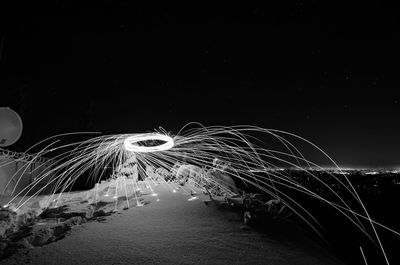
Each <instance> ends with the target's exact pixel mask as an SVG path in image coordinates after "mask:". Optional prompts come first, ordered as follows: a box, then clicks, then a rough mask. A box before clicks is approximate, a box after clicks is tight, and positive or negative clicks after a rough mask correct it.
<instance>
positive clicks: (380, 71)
mask: <svg viewBox="0 0 400 265" xmlns="http://www.w3.org/2000/svg"><path fill="white" fill-rule="evenodd" d="M131 2H135V1H103V2H102V1H96V4H94V5H92V6H90V7H82V6H81V5H77V4H72V3H70V2H69V1H53V2H52V4H51V5H50V6H48V5H42V6H40V5H37V4H36V3H35V4H34V5H33V4H32V5H31V6H18V7H13V8H10V9H7V8H2V11H1V12H2V24H3V27H2V28H3V31H2V32H3V33H2V34H1V36H2V46H1V47H2V53H1V59H0V67H1V68H0V70H1V73H0V90H1V96H0V106H9V107H11V108H13V109H14V110H16V111H17V112H18V113H19V114H20V115H21V117H22V119H23V122H24V132H23V135H22V137H21V139H20V141H19V142H18V143H17V144H15V145H14V146H12V147H10V149H11V150H18V151H22V150H24V149H25V148H27V147H28V146H29V145H31V144H32V143H34V142H36V141H38V140H41V139H43V138H45V137H48V136H50V135H53V134H56V133H62V132H72V131H101V132H103V133H127V132H143V131H152V130H153V128H157V127H158V126H162V127H164V128H165V129H167V130H169V131H173V132H177V131H178V130H179V129H180V128H181V127H182V126H183V125H184V124H185V123H187V122H189V121H198V122H201V123H203V124H205V125H236V124H251V125H258V126H262V127H266V128H274V129H281V130H287V131H290V132H293V133H296V134H299V135H301V136H303V137H305V138H307V139H309V140H311V141H313V142H314V143H316V144H317V145H319V146H321V147H322V148H323V149H324V150H325V151H326V152H327V153H328V154H330V155H332V157H333V158H334V159H335V160H336V161H337V162H338V163H339V164H340V165H342V166H356V167H386V166H400V137H399V136H400V122H399V116H400V91H399V88H400V74H399V70H400V67H399V64H400V43H399V37H400V30H399V24H400V23H399V13H398V10H397V9H395V8H394V7H392V6H388V5H385V6H383V5H380V4H379V2H381V1H375V3H374V2H373V1H369V2H368V3H364V4H362V5H350V4H348V5H341V4H336V3H330V4H329V3H326V1H292V2H290V4H288V3H287V2H286V1H268V5H265V6H248V5H246V6H243V5H237V6H234V5H229V6H224V7H218V6H212V5H206V4H204V5H203V4H201V5H200V4H198V5H197V6H194V5H193V6H190V5H187V6H179V7H173V6H165V7H162V6H149V7H143V6H137V5H135V4H133V3H131ZM271 2H273V3H271ZM281 2H285V3H281ZM315 159H317V158H315Z"/></svg>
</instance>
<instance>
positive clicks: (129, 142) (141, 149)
mask: <svg viewBox="0 0 400 265" xmlns="http://www.w3.org/2000/svg"><path fill="white" fill-rule="evenodd" d="M149 140H159V141H163V142H165V143H164V144H161V145H157V146H140V145H136V144H135V143H137V142H142V141H149ZM124 147H125V150H127V151H131V152H137V153H150V152H158V151H165V150H168V149H171V148H172V147H174V140H173V139H172V138H171V137H169V136H168V135H164V134H160V133H149V134H138V135H134V136H130V137H128V138H126V139H125V141H124Z"/></svg>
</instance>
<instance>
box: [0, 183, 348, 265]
mask: <svg viewBox="0 0 400 265" xmlns="http://www.w3.org/2000/svg"><path fill="white" fill-rule="evenodd" d="M152 188H153V189H154V193H156V194H158V196H152V195H151V192H149V193H148V194H147V195H142V196H141V197H142V198H143V199H144V202H145V204H144V206H143V207H130V208H129V209H128V210H119V212H118V213H116V214H113V215H111V216H108V217H106V218H105V220H104V221H102V222H96V221H91V222H88V223H85V224H82V225H79V226H76V227H74V228H73V229H72V231H71V234H69V235H67V236H66V237H65V238H64V239H61V240H59V241H56V242H53V243H50V244H48V245H44V246H42V247H35V248H32V249H29V250H23V251H21V252H19V253H16V254H14V255H13V256H11V257H9V258H7V259H5V260H2V261H0V264H4V265H6V264H44V265H45V264H57V265H63V264H270V265H273V264H307V265H313V264H342V263H341V262H340V261H338V260H337V259H336V258H334V257H333V256H332V255H330V254H329V253H327V252H326V251H325V250H323V249H322V248H321V247H319V246H317V245H316V244H314V243H312V242H311V241H310V240H308V239H307V238H306V237H305V236H303V235H302V232H301V231H300V230H299V229H298V228H296V227H287V226H288V225H289V224H285V225H282V227H280V226H278V227H277V226H276V225H274V227H271V233H268V232H267V233H261V232H257V231H255V230H254V229H251V228H248V227H246V226H244V225H243V220H242V217H241V216H240V215H239V214H238V213H236V212H233V211H229V210H227V209H224V208H222V207H221V206H218V204H213V203H207V204H205V203H204V200H207V199H208V197H207V196H205V195H203V194H201V193H200V192H197V194H196V197H198V198H197V199H191V200H189V199H190V198H192V197H191V196H190V194H188V190H184V189H182V188H179V189H176V192H175V193H173V192H172V188H171V187H169V186H167V185H166V184H164V185H157V186H155V185H152ZM158 199H159V201H157V200H158ZM146 202H147V203H146Z"/></svg>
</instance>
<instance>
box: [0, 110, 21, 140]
mask: <svg viewBox="0 0 400 265" xmlns="http://www.w3.org/2000/svg"><path fill="white" fill-rule="evenodd" d="M21 134H22V120H21V117H20V116H19V115H18V113H16V112H15V111H13V110H12V109H10V108H4V107H0V147H4V146H10V145H12V144H14V143H15V142H16V141H18V139H19V137H20V136H21Z"/></svg>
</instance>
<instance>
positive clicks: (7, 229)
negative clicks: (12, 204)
mask: <svg viewBox="0 0 400 265" xmlns="http://www.w3.org/2000/svg"><path fill="white" fill-rule="evenodd" d="M17 229H18V225H17V214H16V213H15V212H12V211H9V210H7V209H2V210H0V239H1V238H5V237H6V236H7V234H10V233H14V232H16V231H17Z"/></svg>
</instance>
